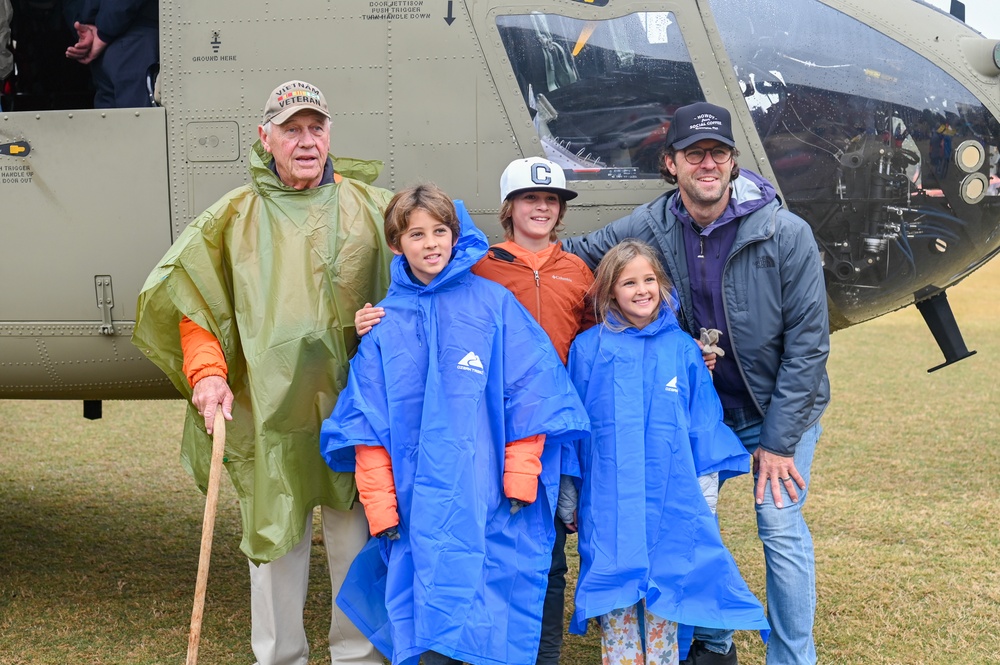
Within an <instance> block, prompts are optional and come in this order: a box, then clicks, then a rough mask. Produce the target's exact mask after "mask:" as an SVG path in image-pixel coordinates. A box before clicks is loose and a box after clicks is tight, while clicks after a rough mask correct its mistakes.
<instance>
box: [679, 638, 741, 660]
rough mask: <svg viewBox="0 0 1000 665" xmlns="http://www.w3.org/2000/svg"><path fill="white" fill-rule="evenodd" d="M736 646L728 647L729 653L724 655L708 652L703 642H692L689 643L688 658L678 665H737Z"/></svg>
mask: <svg viewBox="0 0 1000 665" xmlns="http://www.w3.org/2000/svg"><path fill="white" fill-rule="evenodd" d="M737 663H738V661H737V660H736V644H735V643H733V644H731V645H730V646H729V652H728V653H725V654H721V653H715V652H714V651H710V650H709V649H708V647H706V646H705V643H704V642H700V641H698V640H694V641H693V642H691V650H690V651H688V657H687V658H685V659H684V660H682V661H681V662H680V665H737Z"/></svg>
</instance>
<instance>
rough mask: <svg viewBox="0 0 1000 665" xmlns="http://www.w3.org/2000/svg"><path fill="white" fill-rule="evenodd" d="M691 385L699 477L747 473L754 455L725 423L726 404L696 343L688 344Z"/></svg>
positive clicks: (693, 448)
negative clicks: (748, 451) (723, 413)
mask: <svg viewBox="0 0 1000 665" xmlns="http://www.w3.org/2000/svg"><path fill="white" fill-rule="evenodd" d="M685 346H686V347H687V348H685V356H684V361H685V363H686V365H687V374H688V384H689V385H690V386H691V393H690V398H689V409H688V410H689V412H690V414H691V426H690V429H689V431H688V437H689V439H690V441H691V454H692V456H693V457H694V468H695V472H696V473H697V475H699V476H705V475H708V474H710V473H716V472H718V474H719V480H720V481H721V480H726V479H727V478H732V477H733V476H738V475H740V474H743V473H747V472H748V471H749V470H750V456H749V455H748V454H747V451H746V448H744V447H743V444H742V443H740V440H739V438H737V436H736V435H735V434H733V431H732V430H731V429H729V427H727V426H726V425H725V424H724V423H723V422H722V403H721V402H720V401H719V395H718V393H717V392H716V391H715V386H714V385H713V384H712V375H711V374H710V373H709V371H708V369H707V368H706V367H705V361H704V359H703V358H702V355H701V352H700V350H699V349H698V347H697V345H696V344H695V343H694V341H693V340H692V341H691V344H690V345H685Z"/></svg>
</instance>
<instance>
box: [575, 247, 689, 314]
mask: <svg viewBox="0 0 1000 665" xmlns="http://www.w3.org/2000/svg"><path fill="white" fill-rule="evenodd" d="M640 256H641V257H642V258H644V259H646V260H647V261H649V265H651V266H653V274H654V275H656V281H657V283H658V285H659V287H660V302H661V303H666V304H667V305H668V306H670V307H671V308H673V307H674V301H673V298H671V297H670V289H671V286H672V285H671V283H670V278H668V277H667V273H666V271H664V270H663V265H662V264H660V259H659V257H657V255H656V252H655V251H654V250H653V248H652V247H651V246H649V245H647V244H646V243H644V242H642V241H641V240H623V241H622V242H620V243H618V244H617V245H615V246H614V247H612V248H611V249H610V250H608V253H607V254H605V255H604V258H603V259H601V263H600V265H598V266H597V273H596V274H595V275H594V285H593V286H591V287H590V292H591V294H593V300H594V314H595V316H596V318H597V321H598V323H603V324H605V325H606V326H608V328H610V329H612V330H614V331H616V332H620V331H622V330H625V329H626V328H629V327H631V326H632V324H631V323H629V320H628V319H627V318H626V317H625V315H624V314H622V310H621V308H620V307H619V306H618V301H617V300H615V296H614V288H615V283H616V282H617V281H618V278H619V277H621V274H622V272H623V271H624V270H625V266H626V265H627V264H628V263H629V261H631V260H632V259H635V258H637V257H640ZM609 314H612V315H613V316H614V319H615V321H614V322H613V321H611V320H610V319H609V318H608V315H609Z"/></svg>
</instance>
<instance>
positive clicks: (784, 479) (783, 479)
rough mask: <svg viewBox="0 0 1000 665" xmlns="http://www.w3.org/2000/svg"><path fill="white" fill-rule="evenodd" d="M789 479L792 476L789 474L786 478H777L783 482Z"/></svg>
mask: <svg viewBox="0 0 1000 665" xmlns="http://www.w3.org/2000/svg"><path fill="white" fill-rule="evenodd" d="M791 479H792V477H791V476H788V477H787V478H778V480H780V481H781V482H783V483H787V482H788V481H789V480H791Z"/></svg>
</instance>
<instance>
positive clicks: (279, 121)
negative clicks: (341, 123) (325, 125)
mask: <svg viewBox="0 0 1000 665" xmlns="http://www.w3.org/2000/svg"><path fill="white" fill-rule="evenodd" d="M300 111H315V112H316V113H319V114H320V115H323V116H326V117H327V119H332V118H330V112H329V111H324V110H323V109H321V108H320V107H318V106H314V105H312V104H304V105H302V106H293V107H291V108H287V109H285V110H284V111H282V112H281V113H275V114H274V115H272V116H271V117H270V118H268V119H267V120H265V121H264V123H265V124H266V123H268V122H270V123H272V124H275V125H283V124H285V123H286V122H288V119H289V118H291V117H292V116H293V115H295V114H296V113H299V112H300Z"/></svg>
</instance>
